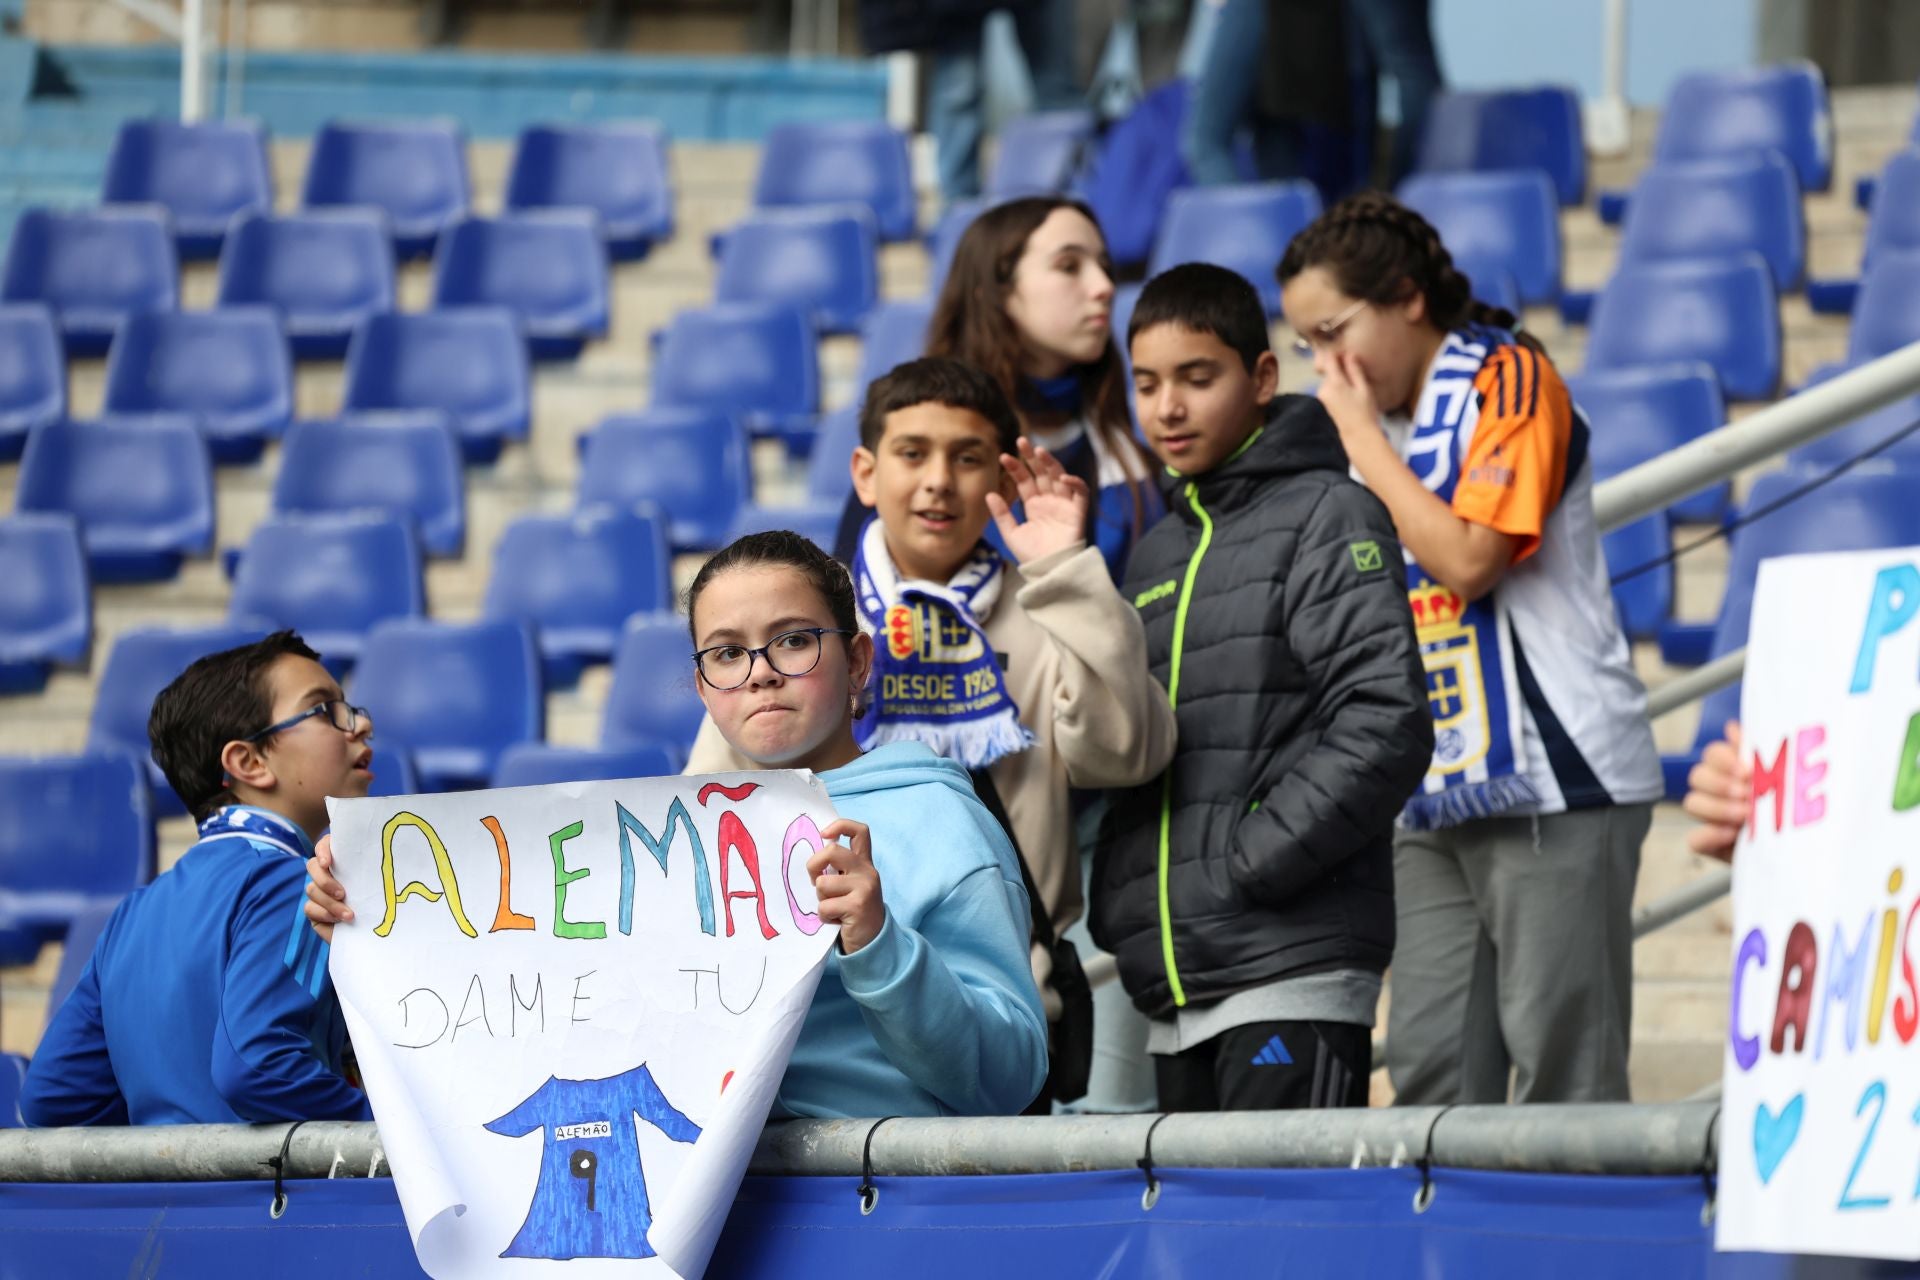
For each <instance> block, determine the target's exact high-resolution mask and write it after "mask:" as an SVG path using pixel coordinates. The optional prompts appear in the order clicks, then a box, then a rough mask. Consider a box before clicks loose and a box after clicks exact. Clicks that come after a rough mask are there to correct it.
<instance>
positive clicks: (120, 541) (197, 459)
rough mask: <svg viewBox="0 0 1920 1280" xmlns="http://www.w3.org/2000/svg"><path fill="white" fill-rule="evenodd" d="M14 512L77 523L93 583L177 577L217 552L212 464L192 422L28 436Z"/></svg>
mask: <svg viewBox="0 0 1920 1280" xmlns="http://www.w3.org/2000/svg"><path fill="white" fill-rule="evenodd" d="M15 506H16V508H17V509H18V510H20V511H56V512H64V513H65V514H67V515H70V516H73V517H74V518H75V519H76V520H78V521H79V522H80V536H81V540H82V541H83V542H84V543H85V544H86V548H87V564H88V566H89V568H90V570H91V572H92V574H93V579H94V581H95V582H153V581H157V580H159V579H162V578H171V577H172V576H173V575H174V574H176V573H178V572H179V570H180V561H181V559H182V558H183V557H185V556H189V555H195V556H197V555H205V554H206V553H207V552H208V551H209V550H211V548H212V546H213V461H212V459H211V458H210V457H208V455H207V442H206V441H205V440H204V439H202V438H201V436H200V433H199V431H198V430H197V429H196V428H195V427H194V424H193V419H191V418H186V417H179V416H173V417H156V418H148V419H140V420H126V421H114V420H103V421H100V422H86V423H76V422H64V421H63V422H54V423H49V424H48V425H46V426H44V427H40V428H38V429H36V430H35V431H34V433H33V434H32V435H31V436H29V437H28V438H27V450H26V453H25V455H24V456H23V457H22V458H21V460H20V484H19V489H18V491H17V493H16V495H15Z"/></svg>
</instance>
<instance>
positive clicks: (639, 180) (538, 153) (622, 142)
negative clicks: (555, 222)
mask: <svg viewBox="0 0 1920 1280" xmlns="http://www.w3.org/2000/svg"><path fill="white" fill-rule="evenodd" d="M506 209H507V212H508V213H525V212H529V211H531V210H535V209H591V210H593V211H594V212H595V213H597V214H599V215H600V231H601V234H602V235H604V236H605V237H606V240H607V249H608V252H610V253H611V254H612V255H613V256H614V257H615V258H619V259H622V260H627V259H632V258H640V257H644V256H645V255H646V253H647V251H648V250H649V249H651V248H652V247H653V246H654V245H656V244H658V243H660V242H661V241H663V240H666V239H668V238H670V237H671V236H672V235H673V180H672V177H671V176H670V174H669V172H668V168H667V136H666V134H665V132H663V131H662V130H661V129H660V127H659V126H658V125H654V124H648V123H644V122H640V121H627V122H608V123H600V124H538V125H531V126H529V127H528V128H525V129H522V130H521V131H520V140H519V142H518V143H517V144H516V145H515V146H514V149H513V167H512V169H510V170H509V171H508V173H507V194H506Z"/></svg>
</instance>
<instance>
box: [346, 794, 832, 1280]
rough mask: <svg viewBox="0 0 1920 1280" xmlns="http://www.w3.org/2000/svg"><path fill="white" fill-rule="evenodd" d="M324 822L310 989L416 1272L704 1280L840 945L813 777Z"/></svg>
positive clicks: (822, 804)
mask: <svg viewBox="0 0 1920 1280" xmlns="http://www.w3.org/2000/svg"><path fill="white" fill-rule="evenodd" d="M329 806H330V808H331V811H332V816H333V849H334V857H335V862H336V868H337V874H338V876H339V878H340V881H341V883H342V884H343V885H345V886H346V888H347V894H348V901H349V902H350V903H351V904H352V905H353V908H354V920H353V921H352V923H351V924H346V925H341V926H339V927H338V928H337V929H336V931H335V933H334V942H333V956H332V962H331V972H332V975H333V981H334V986H335V989H336V990H337V992H338V993H339V997H340V1004H341V1008H342V1009H343V1011H344V1012H345V1015H346V1019H347V1027H348V1030H349V1031H350V1032H351V1034H352V1037H353V1045H354V1051H355V1053H356V1055H357V1056H358V1058H359V1062H360V1069H361V1074H362V1076H363V1077H364V1079H365V1081H366V1086H367V1092H368V1095H369V1097H370V1098H371V1100H372V1103H373V1109H374V1115H375V1118H376V1119H377V1120H378V1122H379V1126H380V1140H381V1143H382V1145H383V1146H384V1148H385V1150H386V1153H387V1159H388V1161H389V1163H390V1164H391V1165H392V1168H393V1176H394V1181H395V1183H396V1185H397V1188H398V1190H399V1193H400V1203H401V1207H402V1208H403V1209H404V1210H405V1212H406V1218H407V1227H408V1230H409V1232H410V1233H411V1234H412V1236H413V1241H414V1248H415V1250H416V1252H417V1253H418V1255H419V1259H420V1265H421V1266H422V1268H424V1269H425V1270H426V1272H427V1273H428V1274H429V1275H432V1276H434V1277H436V1278H444V1277H453V1276H472V1275H502V1276H536V1275H545V1276H555V1275H565V1276H567V1277H569V1280H572V1278H574V1277H580V1278H583V1280H585V1278H590V1277H593V1276H601V1275H620V1276H638V1275H663V1276H664V1275H668V1274H678V1275H681V1276H688V1277H692V1276H698V1275H699V1274H700V1273H701V1272H702V1271H703V1270H704V1269H705V1267H706V1262H707V1258H708V1256H709V1255H710V1254H711V1252H712V1250H713V1246H714V1243H715V1240H716V1239H717V1238H718V1236H719V1233H720V1228H721V1226H722V1225H723V1224H724V1223H725V1221H726V1216H727V1211H728V1209H729V1208H730V1207H731V1205H732V1202H733V1197H734V1193H735V1191H736V1190H737V1188H738V1186H739V1182H740V1178H741V1176H742V1174H743V1173H744V1172H745V1169H746V1164H747V1159H748V1157H749V1156H750V1155H751V1153H752V1151H753V1146H754V1142H755V1140H756V1139H757V1138H758V1137H759V1134H760V1130H761V1127H762V1126H763V1125H764V1123H765V1121H766V1118H767V1112H768V1108H769V1107H770V1106H771V1104H772V1102H773V1098H774V1094H775V1092H776V1091H777V1090H778V1088H779V1084H780V1079H781V1075H782V1073H783V1072H784V1071H785V1069H786V1064H787V1058H788V1055H789V1054H790V1053H791V1052H792V1049H793V1044H794V1040H795V1038H796V1037H797V1036H798V1034H799V1030H800V1024H801V1021H802V1019H803V1018H804V1017H805V1014H806V1011H807V1007H808V1005H809V1003H810V1002H811V1001H812V998H813V992H814V987H815V986H816V985H817V984H818V982H819V978H820V973H821V970H822V968H823V967H824V965H825V962H826V956H827V948H828V947H829V946H830V945H831V944H832V943H833V941H834V939H835V938H836V937H837V936H838V931H837V930H836V929H834V928H833V927H832V926H826V927H822V924H821V922H820V919H819V917H818V915H817V914H816V909H817V905H818V904H817V900H816V898H815V896H814V892H813V885H812V883H811V881H810V880H809V879H808V876H807V871H806V863H807V859H808V858H809V857H810V856H811V855H812V854H813V852H814V851H815V849H817V848H818V847H819V845H820V844H821V838H820V833H819V832H820V828H821V827H824V826H827V825H828V824H830V823H831V822H832V821H833V820H834V817H835V814H834V811H833V807H832V804H831V803H830V802H829V800H828V799H827V793H826V789H825V787H823V786H822V785H821V784H820V783H819V782H818V780H817V779H815V778H814V777H813V776H812V775H811V774H807V773H791V772H765V773H754V774H739V775H727V776H722V777H693V778H651V779H641V780H635V781H626V782H589V783H564V784H558V785H553V786H542V787H516V788H509V789H503V790H494V791H472V792H460V793H453V794H447V795H427V796H402V797H391V798H381V799H365V800H334V801H329ZM669 1269H670V1270H669Z"/></svg>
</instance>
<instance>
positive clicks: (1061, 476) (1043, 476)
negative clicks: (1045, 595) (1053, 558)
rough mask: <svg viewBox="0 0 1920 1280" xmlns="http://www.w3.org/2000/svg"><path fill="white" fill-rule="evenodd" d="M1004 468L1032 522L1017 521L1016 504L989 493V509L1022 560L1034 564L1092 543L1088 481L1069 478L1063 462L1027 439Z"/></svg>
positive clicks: (1005, 457)
mask: <svg viewBox="0 0 1920 1280" xmlns="http://www.w3.org/2000/svg"><path fill="white" fill-rule="evenodd" d="M1000 465H1001V467H1002V468H1004V469H1005V471H1006V473H1007V475H1008V477H1009V478H1011V479H1012V481H1013V486H1014V491H1015V492H1016V493H1017V494H1018V495H1019V498H1020V505H1021V507H1022V513H1021V514H1022V515H1024V516H1025V517H1026V518H1025V519H1024V520H1018V519H1015V518H1014V514H1013V508H1012V506H1011V505H1010V504H1009V503H1008V502H1007V500H1006V498H1004V497H1003V496H1001V495H1000V494H997V493H990V494H988V495H987V511H988V513H989V514H991V515H992V516H993V523H994V525H995V527H997V528H998V529H999V530H1000V538H1001V540H1002V541H1003V542H1005V543H1006V544H1007V550H1009V551H1011V552H1012V553H1013V558H1014V559H1015V560H1016V561H1017V562H1019V563H1020V564H1031V563H1032V562H1033V561H1035V560H1039V559H1042V558H1044V557H1046V556H1050V555H1052V554H1053V553H1054V552H1056V551H1065V550H1067V549H1068V548H1069V547H1073V546H1076V545H1078V544H1079V543H1082V542H1084V541H1086V536H1087V532H1086V531H1087V504H1088V503H1089V502H1091V501H1092V497H1091V495H1089V494H1088V492H1087V482H1086V481H1084V480H1082V479H1080V477H1078V476H1072V475H1068V474H1067V469H1066V468H1065V467H1063V466H1061V465H1060V459H1058V458H1056V457H1054V456H1053V455H1052V454H1051V453H1048V452H1047V451H1046V450H1045V449H1043V448H1041V447H1040V446H1039V445H1036V444H1034V443H1033V442H1032V441H1031V440H1028V439H1027V438H1026V437H1024V436H1023V437H1021V439H1020V455H1019V456H1018V457H1015V456H1014V455H1013V454H1010V453H1003V454H1001V455H1000Z"/></svg>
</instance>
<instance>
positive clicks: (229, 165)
mask: <svg viewBox="0 0 1920 1280" xmlns="http://www.w3.org/2000/svg"><path fill="white" fill-rule="evenodd" d="M100 201H101V203H102V204H157V205H160V206H162V207H163V208H165V209H166V211H167V213H168V214H169V216H170V217H171V218H172V221H173V240H174V244H175V245H176V246H177V247H178V248H179V250H180V254H181V256H182V257H186V258H211V257H213V256H214V255H215V254H217V253H219V252H220V242H221V240H222V239H223V238H224V237H225V236H226V234H227V227H228V225H229V224H231V223H232V221H233V219H234V216H235V215H236V214H241V213H271V212H273V175H272V172H271V170H270V168H269V166H268V164H267V135H266V132H265V131H264V130H263V129H261V128H260V126H259V125H257V124H254V123H252V122H249V121H240V120H229V121H201V122H199V123H197V124H187V123H184V122H182V121H178V120H129V121H127V122H126V123H125V124H123V125H121V126H120V132H119V134H118V135H117V136H116V137H115V138H114V140H113V150H112V152H110V153H109V154H108V156H107V175H106V178H105V180H104V181H103V182H102V183H101V186H100Z"/></svg>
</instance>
